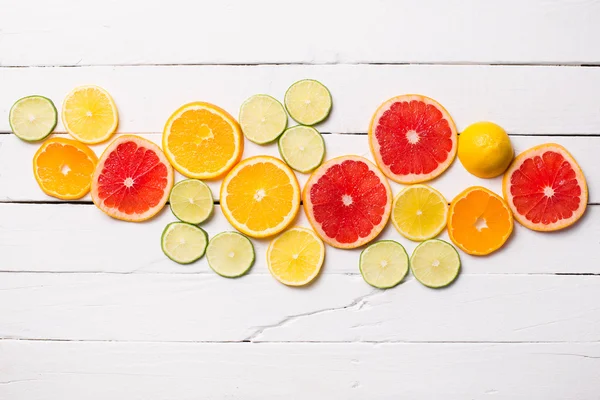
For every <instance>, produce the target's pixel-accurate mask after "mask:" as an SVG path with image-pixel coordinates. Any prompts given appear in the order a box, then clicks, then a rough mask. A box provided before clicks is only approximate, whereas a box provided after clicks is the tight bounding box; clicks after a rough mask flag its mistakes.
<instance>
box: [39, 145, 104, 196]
mask: <svg viewBox="0 0 600 400" xmlns="http://www.w3.org/2000/svg"><path fill="white" fill-rule="evenodd" d="M97 163H98V157H96V154H94V152H93V151H92V150H91V149H90V148H89V147H87V146H86V145H84V144H82V143H79V142H77V141H75V140H71V139H62V138H58V137H55V138H51V139H49V140H47V141H45V142H44V143H43V144H42V145H41V147H40V148H39V149H38V151H37V152H36V153H35V155H34V156H33V174H34V176H35V180H36V181H37V183H38V185H40V188H41V189H42V190H43V191H44V193H46V194H47V195H49V196H52V197H56V198H58V199H62V200H75V199H80V198H82V197H83V196H85V195H86V194H87V193H88V192H89V191H90V185H91V183H92V175H93V174H94V169H95V168H96V164H97Z"/></svg>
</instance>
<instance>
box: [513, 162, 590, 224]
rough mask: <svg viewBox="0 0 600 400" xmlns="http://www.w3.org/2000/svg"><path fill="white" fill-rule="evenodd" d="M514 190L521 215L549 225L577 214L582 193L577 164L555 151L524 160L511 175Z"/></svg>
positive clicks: (532, 220) (514, 199) (514, 202)
mask: <svg viewBox="0 0 600 400" xmlns="http://www.w3.org/2000/svg"><path fill="white" fill-rule="evenodd" d="M510 193H511V195H512V203H513V204H514V206H515V207H516V209H517V211H518V213H519V214H520V215H521V216H524V217H525V218H526V219H527V220H529V221H531V222H533V223H535V224H545V225H546V224H552V223H555V222H558V221H560V220H563V219H569V218H571V217H573V214H574V212H575V211H576V210H578V209H579V207H580V203H581V196H582V190H581V186H580V185H579V182H578V180H577V175H576V173H575V170H574V169H573V166H572V165H571V163H570V162H569V161H567V160H566V159H565V158H564V157H563V155H562V154H560V153H557V152H554V151H546V152H544V153H543V154H541V155H536V156H534V157H532V158H529V159H526V160H525V161H523V163H522V164H521V166H520V167H519V169H517V170H516V171H514V172H513V174H512V175H511V177H510Z"/></svg>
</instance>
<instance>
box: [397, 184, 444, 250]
mask: <svg viewBox="0 0 600 400" xmlns="http://www.w3.org/2000/svg"><path fill="white" fill-rule="evenodd" d="M391 218H392V223H393V224H394V226H395V227H396V230H397V231H398V232H399V233H400V234H401V235H402V236H404V237H405V238H407V239H410V240H415V241H423V240H427V239H432V238H434V237H436V236H437V235H438V234H439V233H440V232H441V231H442V230H443V229H444V228H445V227H446V220H447V218H448V202H447V201H446V199H445V198H444V196H442V194H441V193H440V192H438V191H437V190H435V189H434V188H432V187H430V186H427V185H421V184H417V185H412V186H408V187H406V188H404V189H403V190H402V191H401V192H400V193H398V195H397V196H396V197H395V198H394V204H393V205H392V217H391Z"/></svg>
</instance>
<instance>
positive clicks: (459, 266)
mask: <svg viewBox="0 0 600 400" xmlns="http://www.w3.org/2000/svg"><path fill="white" fill-rule="evenodd" d="M430 242H440V243H444V244H445V245H447V246H448V247H449V248H451V249H452V250H453V251H454V252H455V253H456V257H457V258H458V268H457V269H456V274H455V275H454V276H453V277H452V279H450V280H449V281H448V282H446V283H444V284H440V285H431V284H429V283H426V282H424V281H423V280H422V279H419V276H418V275H417V274H415V271H414V269H413V265H414V263H413V258H414V256H415V254H417V250H418V249H419V248H420V247H421V246H423V245H425V244H427V243H430ZM461 269H462V262H461V260H460V254H459V253H458V251H457V250H456V248H454V246H452V244H450V243H448V242H446V241H445V240H441V239H429V240H426V241H424V242H422V243H419V245H418V246H417V247H415V249H414V250H413V253H412V255H411V257H410V270H411V272H412V274H413V276H414V277H415V279H416V280H417V281H419V282H420V283H421V284H422V285H424V286H427V287H429V288H432V289H441V288H444V287H447V286H449V285H450V284H452V283H453V282H454V281H455V280H456V278H457V277H458V275H459V274H460V270H461Z"/></svg>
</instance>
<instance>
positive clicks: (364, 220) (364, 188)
mask: <svg viewBox="0 0 600 400" xmlns="http://www.w3.org/2000/svg"><path fill="white" fill-rule="evenodd" d="M309 195H310V200H311V203H312V210H313V214H314V218H315V220H316V222H317V223H319V224H320V225H321V229H322V230H323V231H324V232H325V234H326V235H327V236H328V237H330V238H334V239H335V240H336V241H337V242H339V243H345V244H346V243H354V242H356V241H357V240H358V239H359V238H364V237H367V236H369V235H370V234H371V232H372V231H373V228H374V227H375V226H378V225H379V224H380V223H381V222H382V219H383V216H384V214H385V210H386V207H387V204H388V200H389V199H388V193H387V190H386V187H385V186H384V184H383V183H382V182H381V180H380V178H379V177H378V176H377V175H376V174H375V172H373V171H372V170H371V169H370V168H369V166H368V165H367V164H366V163H365V162H362V161H356V160H345V161H343V162H342V163H340V164H335V165H332V166H331V167H329V168H328V169H327V171H326V172H325V174H323V176H321V177H320V178H319V180H318V181H317V182H316V183H315V184H314V185H313V186H312V187H311V189H310V194H309Z"/></svg>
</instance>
